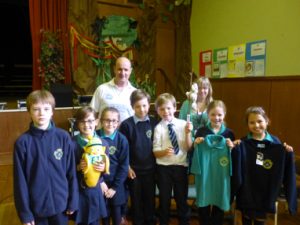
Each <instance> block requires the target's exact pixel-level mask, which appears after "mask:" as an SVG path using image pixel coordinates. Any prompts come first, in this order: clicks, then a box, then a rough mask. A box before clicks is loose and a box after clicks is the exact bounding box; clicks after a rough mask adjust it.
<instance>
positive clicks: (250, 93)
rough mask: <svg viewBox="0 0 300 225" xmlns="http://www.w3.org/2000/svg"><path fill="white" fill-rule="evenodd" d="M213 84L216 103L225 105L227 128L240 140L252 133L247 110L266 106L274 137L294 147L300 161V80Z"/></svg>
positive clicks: (235, 80) (214, 81) (216, 81)
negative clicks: (246, 115) (219, 102)
mask: <svg viewBox="0 0 300 225" xmlns="http://www.w3.org/2000/svg"><path fill="white" fill-rule="evenodd" d="M211 82H212V86H213V91H214V99H221V100H223V101H224V102H225V104H226V106H227V115H226V121H227V125H228V127H229V128H231V129H233V131H234V133H235V135H236V137H237V138H240V137H242V136H245V134H246V133H247V132H248V130H247V125H246V122H245V116H244V114H245V111H246V109H247V108H248V107H249V106H254V105H256V106H262V107H263V108H264V109H265V110H266V113H267V114H268V116H269V117H270V120H271V126H269V131H270V133H272V134H274V135H275V136H278V137H279V138H280V139H281V141H286V142H287V143H289V144H290V145H292V146H293V147H294V149H295V153H296V155H297V156H298V157H300V138H299V137H298V136H299V131H298V130H299V129H298V128H299V125H298V117H299V115H300V100H299V98H298V96H299V94H300V91H299V90H300V77H299V78H298V77H268V78H264V77H261V78H225V79H212V80H211Z"/></svg>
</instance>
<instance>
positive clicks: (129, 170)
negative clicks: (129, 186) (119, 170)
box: [128, 167, 136, 179]
mask: <svg viewBox="0 0 300 225" xmlns="http://www.w3.org/2000/svg"><path fill="white" fill-rule="evenodd" d="M128 177H129V178H130V179H134V178H136V174H135V172H134V170H133V169H131V167H129V169H128Z"/></svg>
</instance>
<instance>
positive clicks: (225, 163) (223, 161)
mask: <svg viewBox="0 0 300 225" xmlns="http://www.w3.org/2000/svg"><path fill="white" fill-rule="evenodd" d="M219 163H220V165H221V166H223V167H224V166H227V165H228V163H229V160H228V158H227V157H226V156H224V157H222V158H220V159H219Z"/></svg>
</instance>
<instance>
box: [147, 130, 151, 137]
mask: <svg viewBox="0 0 300 225" xmlns="http://www.w3.org/2000/svg"><path fill="white" fill-rule="evenodd" d="M146 135H147V138H151V137H152V130H148V131H147V132H146Z"/></svg>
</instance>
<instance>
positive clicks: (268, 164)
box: [263, 159, 273, 170]
mask: <svg viewBox="0 0 300 225" xmlns="http://www.w3.org/2000/svg"><path fill="white" fill-rule="evenodd" d="M272 166H273V162H272V161H271V160H270V159H266V160H265V161H264V164H263V167H264V168H265V169H267V170H269V169H271V168H272Z"/></svg>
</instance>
